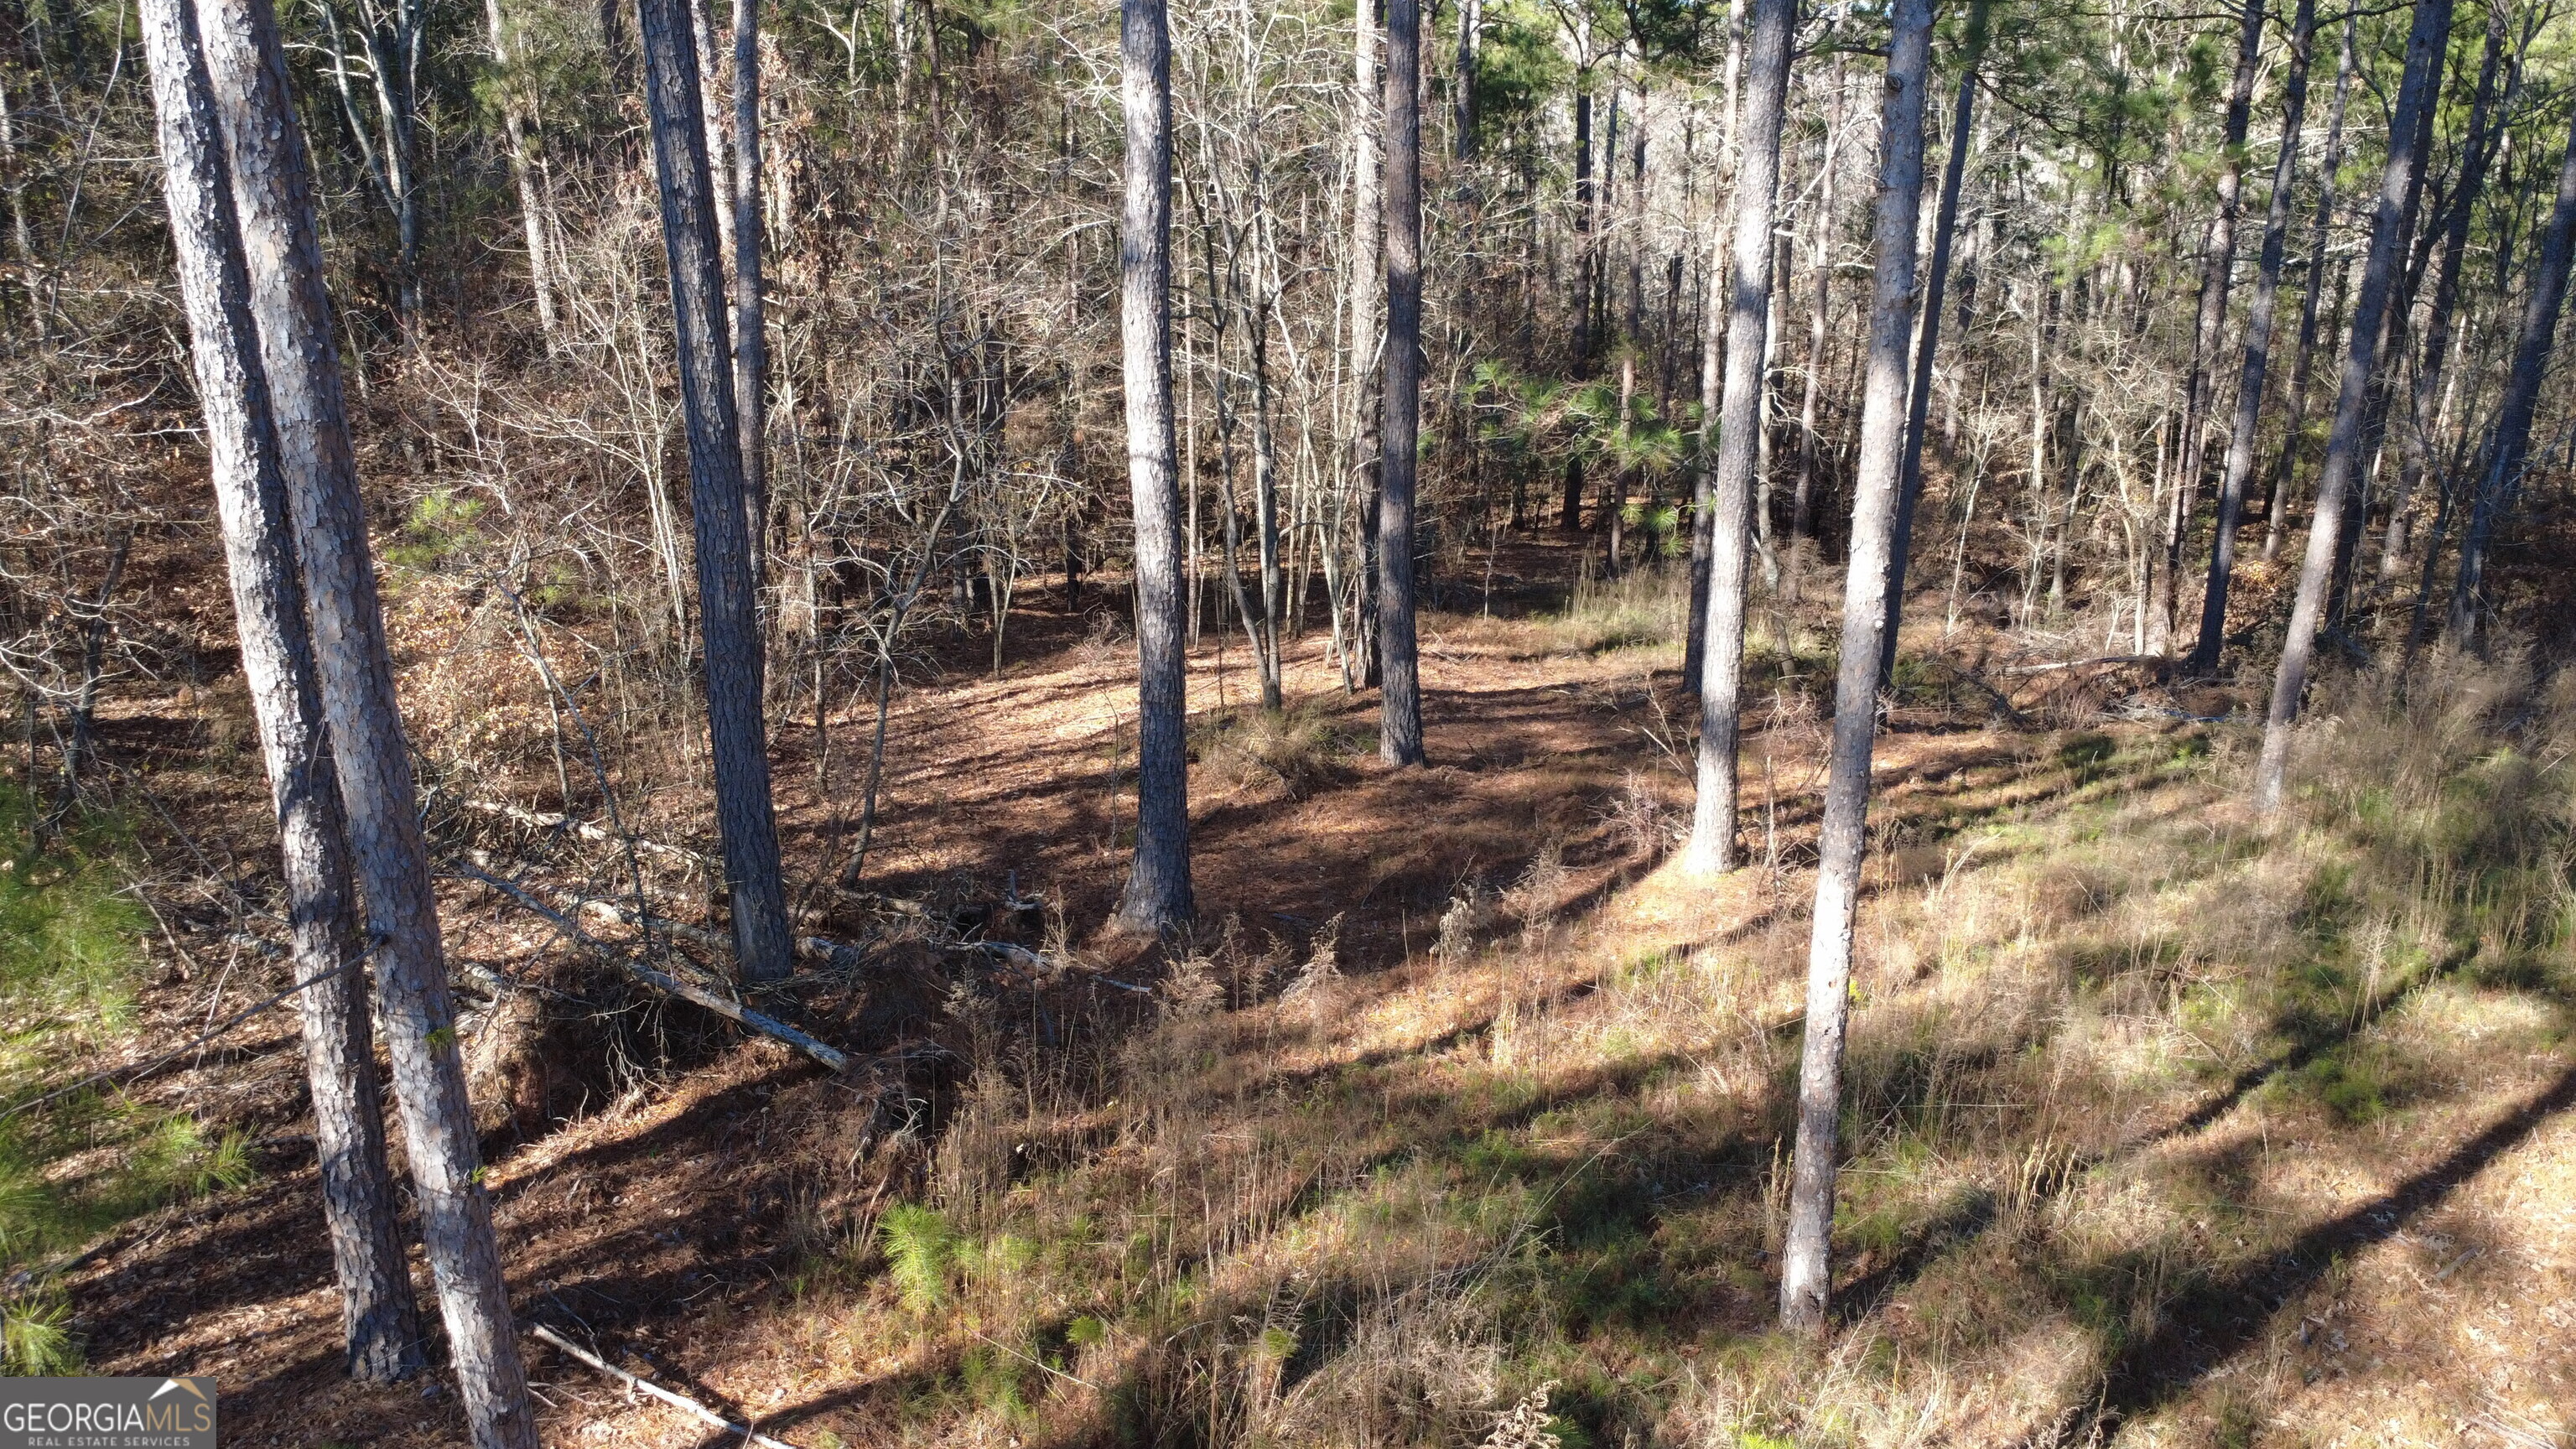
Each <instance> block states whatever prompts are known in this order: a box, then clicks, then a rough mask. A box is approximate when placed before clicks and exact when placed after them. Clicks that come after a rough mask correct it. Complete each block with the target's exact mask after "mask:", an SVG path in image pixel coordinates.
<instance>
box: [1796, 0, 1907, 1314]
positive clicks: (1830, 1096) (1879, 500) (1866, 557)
mask: <svg viewBox="0 0 2576 1449" xmlns="http://www.w3.org/2000/svg"><path fill="white" fill-rule="evenodd" d="M1891 19H1892V29H1891V32H1890V35H1889V43H1888V56H1887V83H1886V92H1885V97H1886V98H1885V101H1884V102H1883V105H1882V109H1881V110H1880V113H1879V114H1880V131H1879V135H1880V141H1879V151H1878V224H1877V235H1876V237H1875V243H1876V249H1875V252H1874V256H1875V258H1876V262H1877V269H1876V275H1875V277H1874V279H1873V281H1872V284H1871V296H1870V314H1869V373H1868V381H1867V383H1866V384H1865V386H1864V389H1863V393H1862V401H1861V423H1860V452H1859V457H1858V459H1857V460H1856V462H1857V466H1856V471H1855V477H1854V480H1853V486H1852V531H1851V552H1850V562H1849V566H1848V568H1847V569H1846V573H1845V578H1844V583H1843V632H1842V661H1841V664H1840V666H1839V670H1838V672H1837V673H1836V675H1835V678H1834V732H1833V746H1832V754H1831V756H1830V758H1829V763H1828V767H1827V776H1826V782H1825V816H1824V834H1823V838H1822V841H1821V843H1820V846H1819V859H1818V862H1817V869H1816V907H1815V915H1814V924H1813V925H1812V926H1811V927H1810V932H1811V934H1810V936H1809V938H1808V945H1807V1021H1806V1040H1805V1045H1804V1049H1803V1051H1802V1053H1801V1056H1800V1060H1799V1065H1798V1139H1797V1149H1796V1153H1795V1156H1794V1158H1793V1159H1792V1166H1791V1170H1790V1171H1791V1178H1790V1185H1789V1230H1788V1242H1787V1244H1786V1246H1785V1248H1784V1249H1783V1252H1782V1256H1781V1277H1780V1321H1781V1323H1782V1324H1783V1325H1785V1326H1786V1327H1789V1328H1791V1329H1794V1330H1798V1331H1801V1332H1807V1333H1821V1332H1822V1331H1823V1330H1824V1326H1825V1307H1826V1300H1827V1299H1828V1297H1829V1296H1830V1295H1831V1293H1832V1291H1833V1264H1832V1233H1833V1221H1834V1177H1835V1167H1836V1163H1835V1155H1836V1153H1837V1152H1838V1151H1839V1150H1840V1149H1839V1144H1838V1142H1837V1140H1836V1139H1837V1137H1838V1132H1837V1122H1836V1119H1837V1117H1838V1116H1839V1115H1840V1113H1841V1110H1842V1086H1843V1081H1842V1078H1843V1045H1844V1037H1845V1032H1846V1029H1847V1027H1848V1025H1849V1016H1850V1011H1851V954H1852V922H1853V916H1854V912H1855V910H1856V908H1857V907H1858V905H1859V901H1860V867H1861V850H1862V846H1863V844H1864V839H1863V831H1864V830H1865V828H1866V826H1867V824H1868V815H1869V768H1870V754H1871V748H1872V746H1873V744H1874V743H1875V735H1876V731H1877V728H1878V659H1879V653H1880V651H1881V650H1882V649H1883V648H1884V647H1885V638H1886V632H1887V585H1888V564H1889V562H1890V560H1889V554H1888V550H1889V546H1890V545H1891V543H1892V542H1893V540H1894V534H1895V531H1896V503H1897V488H1898V484H1899V482H1900V477H1899V475H1900V474H1901V473H1902V472H1903V468H1904V461H1905V415H1906V409H1907V402H1908V399H1907V390H1906V350H1907V344H1908V343H1909V342H1911V341H1912V340H1913V327H1914V309H1915V300H1916V299H1915V290H1914V248H1915V228H1916V224H1917V222H1918V220H1919V218H1920V213H1921V211H1922V203H1923V89H1924V81H1925V80H1926V79H1927V72H1928V70H1929V69H1930V56H1931V48H1932V44H1931V43H1932V8H1931V4H1930V0H1896V3H1895V9H1894V13H1893V15H1892V17H1891Z"/></svg>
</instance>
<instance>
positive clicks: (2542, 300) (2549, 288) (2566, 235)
mask: <svg viewBox="0 0 2576 1449" xmlns="http://www.w3.org/2000/svg"><path fill="white" fill-rule="evenodd" d="M2571 236H2576V133H2571V134H2570V135H2569V137H2568V140H2567V159H2566V161H2565V162H2564V163H2563V164H2562V165H2560V167H2559V168H2558V201H2557V204H2556V206H2555V207H2554V208H2552V209H2551V211H2550V213H2549V229H2548V230H2547V231H2546V232H2545V233H2543V234H2542V236H2541V241H2540V256H2539V259H2538V261H2537V263H2536V264H2535V266H2534V270H2533V273H2532V280H2531V296H2530V299H2529V300H2528V301H2526V302H2525V303H2524V304H2523V309H2522V336H2521V339H2520V340H2519V341H2518V342H2516V343H2515V345H2514V349H2513V372H2512V373H2511V374H2510V375H2509V376H2508V378H2507V379H2506V382H2505V393H2504V401H2503V403H2502V404H2501V405H2500V406H2499V407H2498V409H2497V412H2496V433H2495V443H2494V445H2493V452H2492V454H2491V456H2490V458H2489V460H2488V463H2487V467H2486V473H2485V477H2484V478H2483V479H2482V480H2481V481H2480V483H2479V485H2478V494H2477V501H2476V502H2475V503H2474V504H2473V505H2471V507H2470V512H2469V526H2468V529H2467V530H2466V531H2465V532H2464V533H2462V534H2461V536H2460V571H2459V575H2458V577H2457V578H2456V579H2454V580H2453V582H2452V585H2451V613H2450V619H2449V622H2448V623H2447V625H2446V626H2445V628H2444V632H2445V633H2446V634H2447V635H2448V636H2449V637H2450V638H2451V639H2452V640H2453V641H2454V642H2456V643H2459V644H2463V645H2465V644H2468V643H2471V642H2473V641H2474V640H2475V638H2476V637H2477V626H2478V614H2479V612H2480V610H2481V609H2483V608H2484V607H2485V603H2486V600H2485V595H2484V585H2485V582H2486V559H2487V550H2488V549H2489V548H2490V547H2491V546H2492V545H2493V544H2494V542H2495V534H2496V529H2497V528H2498V527H2499V526H2500V525H2501V524H2502V523H2503V521H2504V519H2505V516H2506V515H2507V514H2509V513H2510V512H2512V508H2513V499H2514V495H2515V493H2516V492H2517V491H2519V488H2520V485H2521V482H2522V466H2523V458H2524V456H2525V455H2526V453H2527V452H2528V450H2529V448H2530V446H2531V419H2532V415H2533V413H2534V412H2536V411H2537V410H2538V408H2539V406H2540V384H2541V380H2542V378H2543V377H2544V375H2545V374H2546V373H2547V372H2548V370H2549V353H2550V347H2551V344H2552V342H2553V341H2554V339H2555V338H2556V337H2557V335H2558V312H2559V308H2560V307H2561V306H2562V305H2563V304H2564V303H2565V302H2566V300H2567V267H2568V253H2569V250H2570V245H2569V243H2570V238H2571Z"/></svg>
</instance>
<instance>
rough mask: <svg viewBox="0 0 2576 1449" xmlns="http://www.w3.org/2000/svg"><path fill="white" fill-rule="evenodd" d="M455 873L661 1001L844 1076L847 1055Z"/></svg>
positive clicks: (476, 874)
mask: <svg viewBox="0 0 2576 1449" xmlns="http://www.w3.org/2000/svg"><path fill="white" fill-rule="evenodd" d="M457 869H458V870H460V871H462V872H464V873H465V874H466V875H468V876H470V877H472V878H473V879H475V880H477V881H480V882H482V883H483V884H484V885H487V886H490V887H491V888H492V889H494V890H496V891H499V892H500V893H501V894H502V895H504V896H506V897H508V898H509V899H510V900H512V901H515V902H517V903H518V904H519V905H520V906H521V907H523V908H525V909H526V910H528V911H530V912H533V913H534V914H536V915H538V916H540V917H543V918H544V919H545V920H547V921H550V922H552V923H553V924H554V926H555V928H556V929H557V930H560V931H562V932H563V933H564V934H566V935H568V936H570V937H572V938H573V939H574V940H576V941H579V942H581V943H582V944H583V945H585V946H588V947H590V948H591V949H592V950H594V951H597V952H599V953H600V954H601V955H603V956H606V957H608V958H609V959H611V960H613V961H615V962H616V963H617V964H618V965H619V966H620V967H623V968H624V969H625V971H626V974H628V975H629V976H632V977H634V978H635V979H636V980H638V981H641V982H643V983H644V984H645V985H647V986H650V987H652V988H653V989H654V990H656V991H659V992H661V993H663V994H664V995H666V996H676V997H678V998H680V999H681V1000H682V1001H686V1002H690V1003H692V1004H694V1005H698V1006H703V1007H705V1008H706V1009H707V1010H709V1011H712V1012H714V1013H715V1014H716V1015H718V1016H721V1017H724V1018H725V1019H727V1020H729V1021H732V1022H735V1023H737V1024H739V1025H741V1026H744V1027H747V1028H749V1029H750V1030H752V1031H756V1032H758V1033H760V1034H761V1035H762V1036H765V1037H769V1038H771V1039H773V1040H776V1041H782V1042H785V1043H786V1044H787V1045H789V1046H792V1047H794V1048H796V1049H797V1050H798V1051H800V1052H803V1053H804V1054H805V1055H807V1056H809V1057H812V1058H813V1059H814V1060H816V1061H818V1062H821V1063H822V1064H823V1065H824V1066H826V1067H829V1068H831V1069H832V1070H833V1071H835V1072H845V1071H848V1070H849V1068H850V1058H849V1056H848V1054H847V1053H844V1052H843V1051H841V1050H840V1049H839V1048H837V1047H832V1046H827V1045H825V1044H824V1043H822V1042H820V1041H817V1040H815V1039H814V1038H813V1037H811V1036H808V1035H806V1034H805V1033H804V1032H801V1031H798V1030H797V1029H796V1028H794V1027H792V1026H789V1025H788V1024H787V1023H785V1022H783V1021H780V1020H778V1019H777V1018H775V1017H771V1016H765V1015H763V1014H761V1013H760V1012H757V1011H754V1010H752V1009H751V1008H749V1007H747V1006H744V1005H742V1004H741V1003H740V1002H736V1001H729V1000H727V999H725V998H724V997H722V996H719V995H717V994H716V993H715V992H713V991H709V990H708V989H706V988H705V987H703V986H699V985H696V984H694V983H692V982H687V981H683V980H681V979H680V978H678V977H676V976H673V975H671V974H670V973H669V972H667V971H658V970H655V969H654V968H653V967H650V966H647V965H645V964H644V963H643V962H641V961H638V960H636V959H635V958H634V956H633V955H632V954H631V953H629V952H627V951H625V950H622V949H620V948H619V947H617V946H615V945H613V944H611V943H609V942H607V941H603V940H600V939H599V938H598V937H596V936H593V935H592V934H590V933H589V932H588V931H585V930H583V929H582V928H581V922H579V921H578V920H575V919H574V918H573V917H571V916H567V915H565V914H564V913H563V912H561V911H558V910H556V909H555V908H553V907H552V906H549V905H547V904H546V903H545V902H544V901H541V900H539V899H537V898H536V897H535V896H534V895H531V894H529V893H528V891H527V890H526V889H525V888H523V887H520V886H515V885H512V884H511V883H510V882H508V881H505V880H503V879H501V878H500V877H498V876H495V875H492V874H489V873H487V872H485V871H482V870H479V869H477V868H475V867H474V866H472V865H468V864H464V863H461V862H460V863H459V864H458V865H457Z"/></svg>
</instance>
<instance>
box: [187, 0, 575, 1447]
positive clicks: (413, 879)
mask: <svg viewBox="0 0 2576 1449" xmlns="http://www.w3.org/2000/svg"><path fill="white" fill-rule="evenodd" d="M207 13H210V14H212V15H214V16H215V17H217V18H216V19H215V22H214V23H212V24H209V25H206V26H203V27H202V28H201V32H200V35H201V43H202V44H203V45H204V46H205V50H206V60H207V66H208V70H209V71H210V73H211V76H212V79H213V82H214V92H215V97H216V105H217V108H218V112H219V115H220V118H221V121H222V124H223V128H224V145H225V150H226V159H227V160H228V162H229V163H230V165H231V168H232V186H233V204H234V208H235V213H236V216H237V218H238V220H239V222H240V224H241V227H242V239H243V242H244V247H243V250H244V252H245V254H246V256H247V258H248V260H249V263H250V284H251V296H252V314H253V317H254V319H255V320H256V322H257V324H258V327H259V333H260V357H261V362H262V365H263V366H264V368H265V369H266V372H267V376H268V386H269V400H270V406H271V409H272V412H273V415H274V416H275V418H276V420H277V432H278V455H279V458H280V460H281V463H282V471H283V473H284V475H285V479H286V487H287V497H288V508H289V512H290V514H291V515H292V517H293V520H294V526H295V546H296V550H297V555H298V561H299V562H300V564H301V566H302V569H303V577H304V599H305V608H306V610H307V612H308V614H309V616H310V620H311V624H312V632H313V644H314V655H315V664H316V672H317V675H318V677H319V679H320V682H321V693H322V708H323V715H324V719H325V721H326V727H327V728H328V730H329V732H330V740H331V753H332V763H333V766H334V768H335V770H336V772H337V775H338V779H339V785H340V800H341V806H342V808H343V810H344V811H345V813H346V816H347V822H348V830H349V847H350V849H349V855H350V862H351V869H352V874H353V876H354V878H355V879H356V881H357V884H358V890H359V895H360V897H361V899H363V900H364V901H365V903H366V912H367V931H368V938H369V940H370V941H372V942H373V943H374V946H375V951H376V959H375V967H376V1021H377V1024H378V1027H379V1028H380V1031H381V1034H382V1036H383V1038H384V1042H385V1048H386V1052H387V1055H388V1057H389V1058H390V1060H391V1062H392V1066H393V1080H394V1096H395V1101H396V1103H397V1104H398V1105H399V1107H400V1108H401V1112H402V1125H403V1143H404V1149H405V1155H406V1158H407V1160H408V1161H409V1163H410V1167H411V1177H412V1184H413V1187H414V1190H415V1200H416V1202H417V1204H418V1207H419V1212H420V1224H421V1239H422V1243H423V1245H424V1247H425V1248H426V1249H427V1256H428V1258H429V1265H430V1269H431V1271H432V1273H433V1274H434V1275H435V1277H436V1279H437V1284H438V1297H439V1307H440V1310H441V1315H442V1317H443V1318H444V1319H445V1321H446V1326H447V1338H448V1348H449V1356H450V1359H451V1361H452V1362H453V1363H454V1364H455V1368H456V1377H457V1382H458V1385H459V1388H460V1389H461V1391H462V1392H461V1397H462V1399H463V1401H464V1408H465V1416H466V1421H467V1424H468V1426H469V1428H470V1430H471V1432H472V1438H473V1442H474V1443H475V1444H476V1445H477V1446H478V1449H534V1446H535V1445H536V1442H537V1433H536V1422H535V1419H534V1417H533V1414H532V1411H531V1409H530V1406H529V1400H528V1388H527V1376H526V1373H525V1371H524V1370H523V1369H522V1367H521V1365H520V1360H519V1347H518V1340H517V1338H516V1337H515V1336H514V1333H515V1330H514V1326H513V1324H512V1322H511V1318H510V1303H509V1293H508V1288H507V1285H506V1284H505V1283H504V1281H503V1279H502V1275H501V1255H500V1249H499V1245H498V1244H497V1243H496V1242H495V1241H494V1239H493V1234H492V1206H491V1200H490V1198H489V1196H488V1195H487V1194H486V1193H485V1192H484V1189H483V1186H482V1183H481V1181H480V1177H481V1170H480V1164H479V1163H478V1161H477V1160H476V1159H477V1153H476V1149H475V1141H474V1114H473V1110H472V1108H471V1106H470V1105H469V1104H468V1102H467V1100H466V1093H465V1070H464V1065H463V1063H462V1061H461V1060H460V1059H459V1057H458V1055H457V1049H456V1011H455V1006H454V1003H453V1002H452V1001H451V1000H450V998H449V996H448V986H447V962H446V959H445V955H444V952H443V949H442V947H441V944H440V940H439V928H438V902H437V898H436V896H435V895H434V894H433V893H432V891H431V888H430V871H429V848H428V842H427V841H426V840H425V839H423V837H422V835H421V828H420V812H419V805H418V801H417V798H416V796H415V794H414V791H413V786H412V774H411V756H410V753H409V744H408V742H407V741H406V740H405V739H404V737H403V729H402V716H401V713H400V709H399V706H398V704H397V701H396V696H395V693H394V675H393V659H392V656H391V655H390V654H389V653H388V652H387V650H386V647H385V634H384V614H383V610H382V608H381V607H380V606H379V604H378V601H377V595H376V574H375V563H374V560H373V559H372V558H371V557H370V556H369V552H368V546H367V523H366V508H365V504H364V503H363V501H362V500H361V499H360V497H359V493H358V472H357V462H356V454H355V452H354V450H353V448H352V447H351V444H350V439H349V428H348V415H347V411H346V408H345V406H344V404H343V402H342V398H341V391H340V354H339V350H338V347H337V345H336V341H335V339H334V337H333V335H332V331H331V309H330V300H329V298H328V296H327V295H326V294H325V292H324V290H323V282H322V278H323V271H322V251H321V245H320V240H319V237H318V235H317V233H316V228H315V223H314V214H313V200H312V182H311V172H310V170H309V167H308V165H307V162H306V158H305V150H304V137H303V133H302V132H301V131H300V130H299V129H297V127H296V124H295V120H294V115H295V112H294V109H293V107H292V105H291V104H290V102H289V100H288V96H287V86H286V57H285V52H284V49H283V47H282V46H281V44H280V42H279V39H278V32H277V21H276V17H275V15H274V13H273V12H271V10H270V9H269V6H268V3H267V0H220V3H219V4H217V5H215V6H212V7H209V10H208V12H207Z"/></svg>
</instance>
